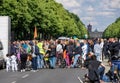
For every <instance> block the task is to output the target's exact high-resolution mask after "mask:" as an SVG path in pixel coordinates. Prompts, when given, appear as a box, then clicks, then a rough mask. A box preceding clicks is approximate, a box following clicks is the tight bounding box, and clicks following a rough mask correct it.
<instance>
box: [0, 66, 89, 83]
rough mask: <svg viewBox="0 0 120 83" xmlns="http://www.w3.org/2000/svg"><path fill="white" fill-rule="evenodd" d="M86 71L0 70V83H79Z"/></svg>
mask: <svg viewBox="0 0 120 83" xmlns="http://www.w3.org/2000/svg"><path fill="white" fill-rule="evenodd" d="M85 73H87V70H82V69H80V68H75V69H41V70H39V71H37V72H32V71H27V72H6V71H5V70H0V83H80V81H79V80H78V76H79V77H80V78H81V79H82V78H83V76H84V74H85Z"/></svg>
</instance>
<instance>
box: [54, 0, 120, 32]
mask: <svg viewBox="0 0 120 83" xmlns="http://www.w3.org/2000/svg"><path fill="white" fill-rule="evenodd" d="M56 2H58V3H61V4H62V5H63V7H64V8H65V9H67V10H69V11H70V12H72V13H74V14H76V15H78V16H79V18H80V20H81V21H82V22H83V23H84V24H85V26H86V27H87V25H88V24H89V23H90V24H91V25H92V31H94V30H96V29H97V30H98V31H104V30H105V29H106V28H107V27H108V26H109V25H110V24H112V23H113V22H115V20H116V19H117V18H118V17H120V0H56Z"/></svg>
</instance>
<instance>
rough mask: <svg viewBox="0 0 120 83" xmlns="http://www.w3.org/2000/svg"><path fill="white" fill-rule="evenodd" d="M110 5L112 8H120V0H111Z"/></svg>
mask: <svg viewBox="0 0 120 83" xmlns="http://www.w3.org/2000/svg"><path fill="white" fill-rule="evenodd" d="M109 5H110V7H111V8H120V0H110V3H109Z"/></svg>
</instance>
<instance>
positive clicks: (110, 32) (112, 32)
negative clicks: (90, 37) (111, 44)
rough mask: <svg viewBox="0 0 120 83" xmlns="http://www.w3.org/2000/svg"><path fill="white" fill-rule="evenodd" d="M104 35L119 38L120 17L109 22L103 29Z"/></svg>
mask: <svg viewBox="0 0 120 83" xmlns="http://www.w3.org/2000/svg"><path fill="white" fill-rule="evenodd" d="M103 36H104V37H107V38H109V37H119V38H120V18H118V19H117V20H116V21H115V22H114V23H112V24H110V25H109V26H108V27H107V29H106V30H105V31H104V34H103Z"/></svg>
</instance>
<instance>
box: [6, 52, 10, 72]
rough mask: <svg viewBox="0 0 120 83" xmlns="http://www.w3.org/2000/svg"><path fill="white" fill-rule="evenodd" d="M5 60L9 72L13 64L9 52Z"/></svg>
mask: <svg viewBox="0 0 120 83" xmlns="http://www.w3.org/2000/svg"><path fill="white" fill-rule="evenodd" d="M5 62H6V71H7V72H8V71H10V66H11V58H10V55H9V54H7V55H6V58H5Z"/></svg>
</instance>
